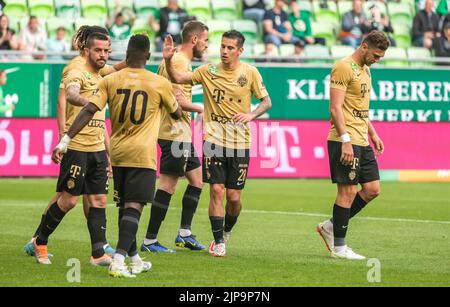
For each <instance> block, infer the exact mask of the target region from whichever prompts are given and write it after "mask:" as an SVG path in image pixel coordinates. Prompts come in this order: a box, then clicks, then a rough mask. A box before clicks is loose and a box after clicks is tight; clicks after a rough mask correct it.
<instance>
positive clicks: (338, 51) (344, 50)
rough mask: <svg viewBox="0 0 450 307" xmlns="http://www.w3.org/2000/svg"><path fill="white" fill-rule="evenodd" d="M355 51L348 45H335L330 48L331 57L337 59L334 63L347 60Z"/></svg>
mask: <svg viewBox="0 0 450 307" xmlns="http://www.w3.org/2000/svg"><path fill="white" fill-rule="evenodd" d="M354 51H355V49H353V47H351V46H346V45H333V46H331V48H330V52H331V56H332V57H333V58H335V59H334V61H336V60H339V59H342V58H345V57H347V56H349V55H351V54H353V52H354Z"/></svg>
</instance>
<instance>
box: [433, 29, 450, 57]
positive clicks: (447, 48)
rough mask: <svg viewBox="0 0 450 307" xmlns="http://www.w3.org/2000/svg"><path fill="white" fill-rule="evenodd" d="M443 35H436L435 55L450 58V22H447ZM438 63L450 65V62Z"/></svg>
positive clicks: (434, 43)
mask: <svg viewBox="0 0 450 307" xmlns="http://www.w3.org/2000/svg"><path fill="white" fill-rule="evenodd" d="M443 31H444V32H443V35H441V37H436V38H435V39H434V41H433V49H434V55H435V56H436V57H446V58H450V23H446V24H445V26H444V29H443ZM436 64H437V65H450V62H447V63H445V62H437V63H436Z"/></svg>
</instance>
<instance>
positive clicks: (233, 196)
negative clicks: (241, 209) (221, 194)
mask: <svg viewBox="0 0 450 307" xmlns="http://www.w3.org/2000/svg"><path fill="white" fill-rule="evenodd" d="M227 203H228V204H229V205H231V206H232V207H237V206H240V204H241V196H240V195H239V193H227Z"/></svg>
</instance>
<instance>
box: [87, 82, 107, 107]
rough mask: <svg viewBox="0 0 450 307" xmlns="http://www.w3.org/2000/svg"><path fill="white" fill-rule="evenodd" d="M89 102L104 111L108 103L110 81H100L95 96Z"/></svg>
mask: <svg viewBox="0 0 450 307" xmlns="http://www.w3.org/2000/svg"><path fill="white" fill-rule="evenodd" d="M89 101H90V102H91V103H92V104H94V105H96V106H97V108H98V109H99V110H103V109H104V108H105V106H106V103H107V102H108V81H107V79H103V80H102V81H100V83H99V85H98V88H97V89H96V90H95V92H94V94H93V95H92V96H91V98H90V99H89Z"/></svg>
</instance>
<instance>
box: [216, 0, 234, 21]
mask: <svg viewBox="0 0 450 307" xmlns="http://www.w3.org/2000/svg"><path fill="white" fill-rule="evenodd" d="M236 7H237V4H236V0H227V1H224V0H211V8H212V13H213V16H214V19H221V20H230V21H231V20H236V19H239V18H240V12H238V10H237V8H236Z"/></svg>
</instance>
